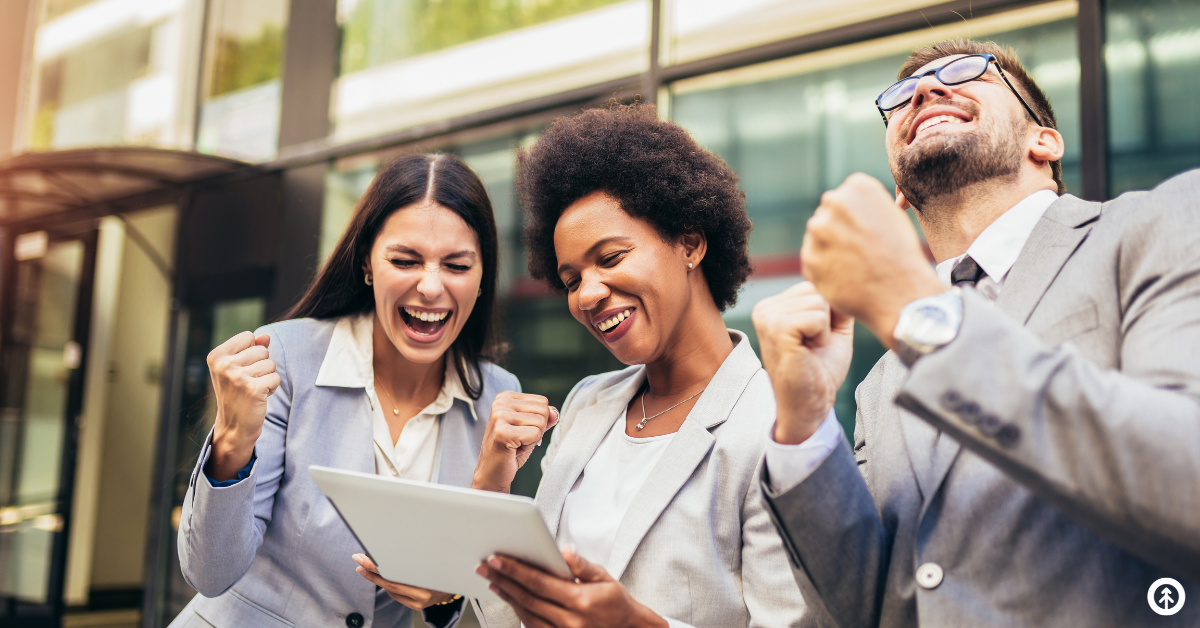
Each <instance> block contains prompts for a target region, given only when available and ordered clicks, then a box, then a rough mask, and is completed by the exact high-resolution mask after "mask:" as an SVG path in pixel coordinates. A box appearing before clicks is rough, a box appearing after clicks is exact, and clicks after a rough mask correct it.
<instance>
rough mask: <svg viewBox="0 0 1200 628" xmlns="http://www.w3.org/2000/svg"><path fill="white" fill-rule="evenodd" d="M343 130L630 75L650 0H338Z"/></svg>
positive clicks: (338, 96)
mask: <svg viewBox="0 0 1200 628" xmlns="http://www.w3.org/2000/svg"><path fill="white" fill-rule="evenodd" d="M338 16H339V21H340V24H341V28H342V49H341V50H342V53H341V76H340V78H339V79H338V80H337V83H336V85H335V87H334V99H333V100H334V102H333V105H332V106H333V113H332V118H333V120H334V123H335V134H336V136H337V137H338V138H339V139H340V140H344V139H350V138H356V137H365V136H370V135H375V134H378V133H380V132H381V131H386V130H394V129H400V128H406V127H410V126H414V125H417V124H421V123H425V122H430V121H434V120H445V119H447V118H451V117H454V116H459V115H465V114H467V113H471V112H476V111H483V110H486V109H490V108H494V107H498V106H501V105H504V104H509V103H513V102H518V101H522V100H528V99H531V98H535V97H538V96H542V95H545V94H550V93H555V92H560V91H564V90H567V89H570V88H573V87H579V86H583V85H590V84H593V83H597V82H602V81H605V80H609V79H615V78H622V77H632V76H635V75H637V74H639V73H641V72H642V71H643V70H644V69H645V68H646V65H647V63H648V54H647V50H648V47H649V43H648V41H649V40H648V38H649V31H650V8H649V2H648V0H532V1H531V0H440V1H434V0H341V2H340V3H339V6H338Z"/></svg>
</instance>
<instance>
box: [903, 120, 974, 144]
mask: <svg viewBox="0 0 1200 628" xmlns="http://www.w3.org/2000/svg"><path fill="white" fill-rule="evenodd" d="M966 122H970V120H967V119H965V118H964V116H960V115H954V114H948V113H944V114H941V115H936V116H930V117H928V118H926V119H924V120H921V123H920V124H919V125H917V127H916V128H915V129H913V130H912V135H911V136H910V138H911V139H909V140H908V142H909V143H910V144H911V143H912V142H913V141H914V140H916V139H917V137H918V136H920V135H921V134H922V133H924V132H925V131H928V130H929V129H932V128H934V127H936V126H941V125H943V124H964V123H966Z"/></svg>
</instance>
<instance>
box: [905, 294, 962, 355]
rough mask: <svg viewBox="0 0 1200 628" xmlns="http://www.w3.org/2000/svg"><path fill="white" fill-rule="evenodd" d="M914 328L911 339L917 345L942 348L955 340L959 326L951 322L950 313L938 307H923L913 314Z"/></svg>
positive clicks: (911, 331)
mask: <svg viewBox="0 0 1200 628" xmlns="http://www.w3.org/2000/svg"><path fill="white" fill-rule="evenodd" d="M913 314H914V315H915V316H914V317H913V326H912V329H911V330H910V337H911V338H912V339H913V340H914V341H916V344H920V345H926V346H933V347H937V346H941V345H944V344H946V343H948V342H950V341H951V340H954V336H955V334H956V333H957V332H958V326H957V325H955V324H954V321H951V320H950V313H949V312H947V311H946V310H945V309H944V308H941V307H938V306H937V305H933V304H927V305H922V306H921V307H920V308H918V309H917V310H916V311H914V312H913Z"/></svg>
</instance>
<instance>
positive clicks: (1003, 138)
mask: <svg viewBox="0 0 1200 628" xmlns="http://www.w3.org/2000/svg"><path fill="white" fill-rule="evenodd" d="M932 104H950V103H948V102H941V103H932ZM951 106H954V107H957V108H959V109H962V110H964V111H966V112H967V113H969V114H971V116H972V117H973V118H974V119H975V120H976V122H977V124H976V127H975V129H974V130H972V131H970V132H968V133H941V134H938V135H934V136H931V137H927V138H924V139H920V140H919V141H914V145H910V146H907V147H906V148H905V149H904V150H903V151H901V152H899V153H897V154H896V156H895V157H894V158H893V159H892V160H891V162H892V163H891V169H892V176H893V178H895V180H896V186H897V187H899V188H900V191H901V192H903V193H904V197H905V198H906V199H908V202H909V203H910V204H912V206H913V208H914V209H916V210H917V211H918V212H920V213H921V214H926V212H925V210H927V209H929V208H930V206H931V205H935V204H936V203H937V201H938V200H939V199H941V198H943V197H945V198H954V197H955V196H956V195H957V194H958V193H959V192H961V191H962V190H963V189H964V188H966V187H967V186H970V185H974V184H976V183H981V182H984V181H988V180H990V179H998V178H1004V177H1011V176H1014V175H1016V174H1017V173H1018V172H1019V170H1020V167H1021V158H1022V137H1021V130H1022V125H1021V124H1020V123H1019V122H1018V121H1015V120H1014V121H1011V122H1010V121H1008V120H992V121H991V122H990V123H985V121H984V120H982V119H981V118H980V117H979V107H978V106H976V105H974V103H963V104H959V103H954V104H953V105H951ZM943 124H947V123H943ZM948 124H953V123H948ZM927 217H928V218H934V217H933V216H927Z"/></svg>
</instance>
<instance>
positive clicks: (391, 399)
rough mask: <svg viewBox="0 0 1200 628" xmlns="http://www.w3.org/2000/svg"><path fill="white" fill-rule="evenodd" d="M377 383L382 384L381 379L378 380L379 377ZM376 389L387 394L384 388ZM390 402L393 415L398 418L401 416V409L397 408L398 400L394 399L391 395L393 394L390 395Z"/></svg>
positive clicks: (376, 379)
mask: <svg viewBox="0 0 1200 628" xmlns="http://www.w3.org/2000/svg"><path fill="white" fill-rule="evenodd" d="M375 383H377V384H378V383H381V382H380V381H379V378H378V377H376V378H375ZM376 389H378V390H380V391H382V392H384V393H387V391H386V390H383V386H376ZM388 402H389V404H390V405H391V406H392V414H394V415H396V416H400V408H397V407H396V400H395V398H394V397H392V395H391V394H388Z"/></svg>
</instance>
